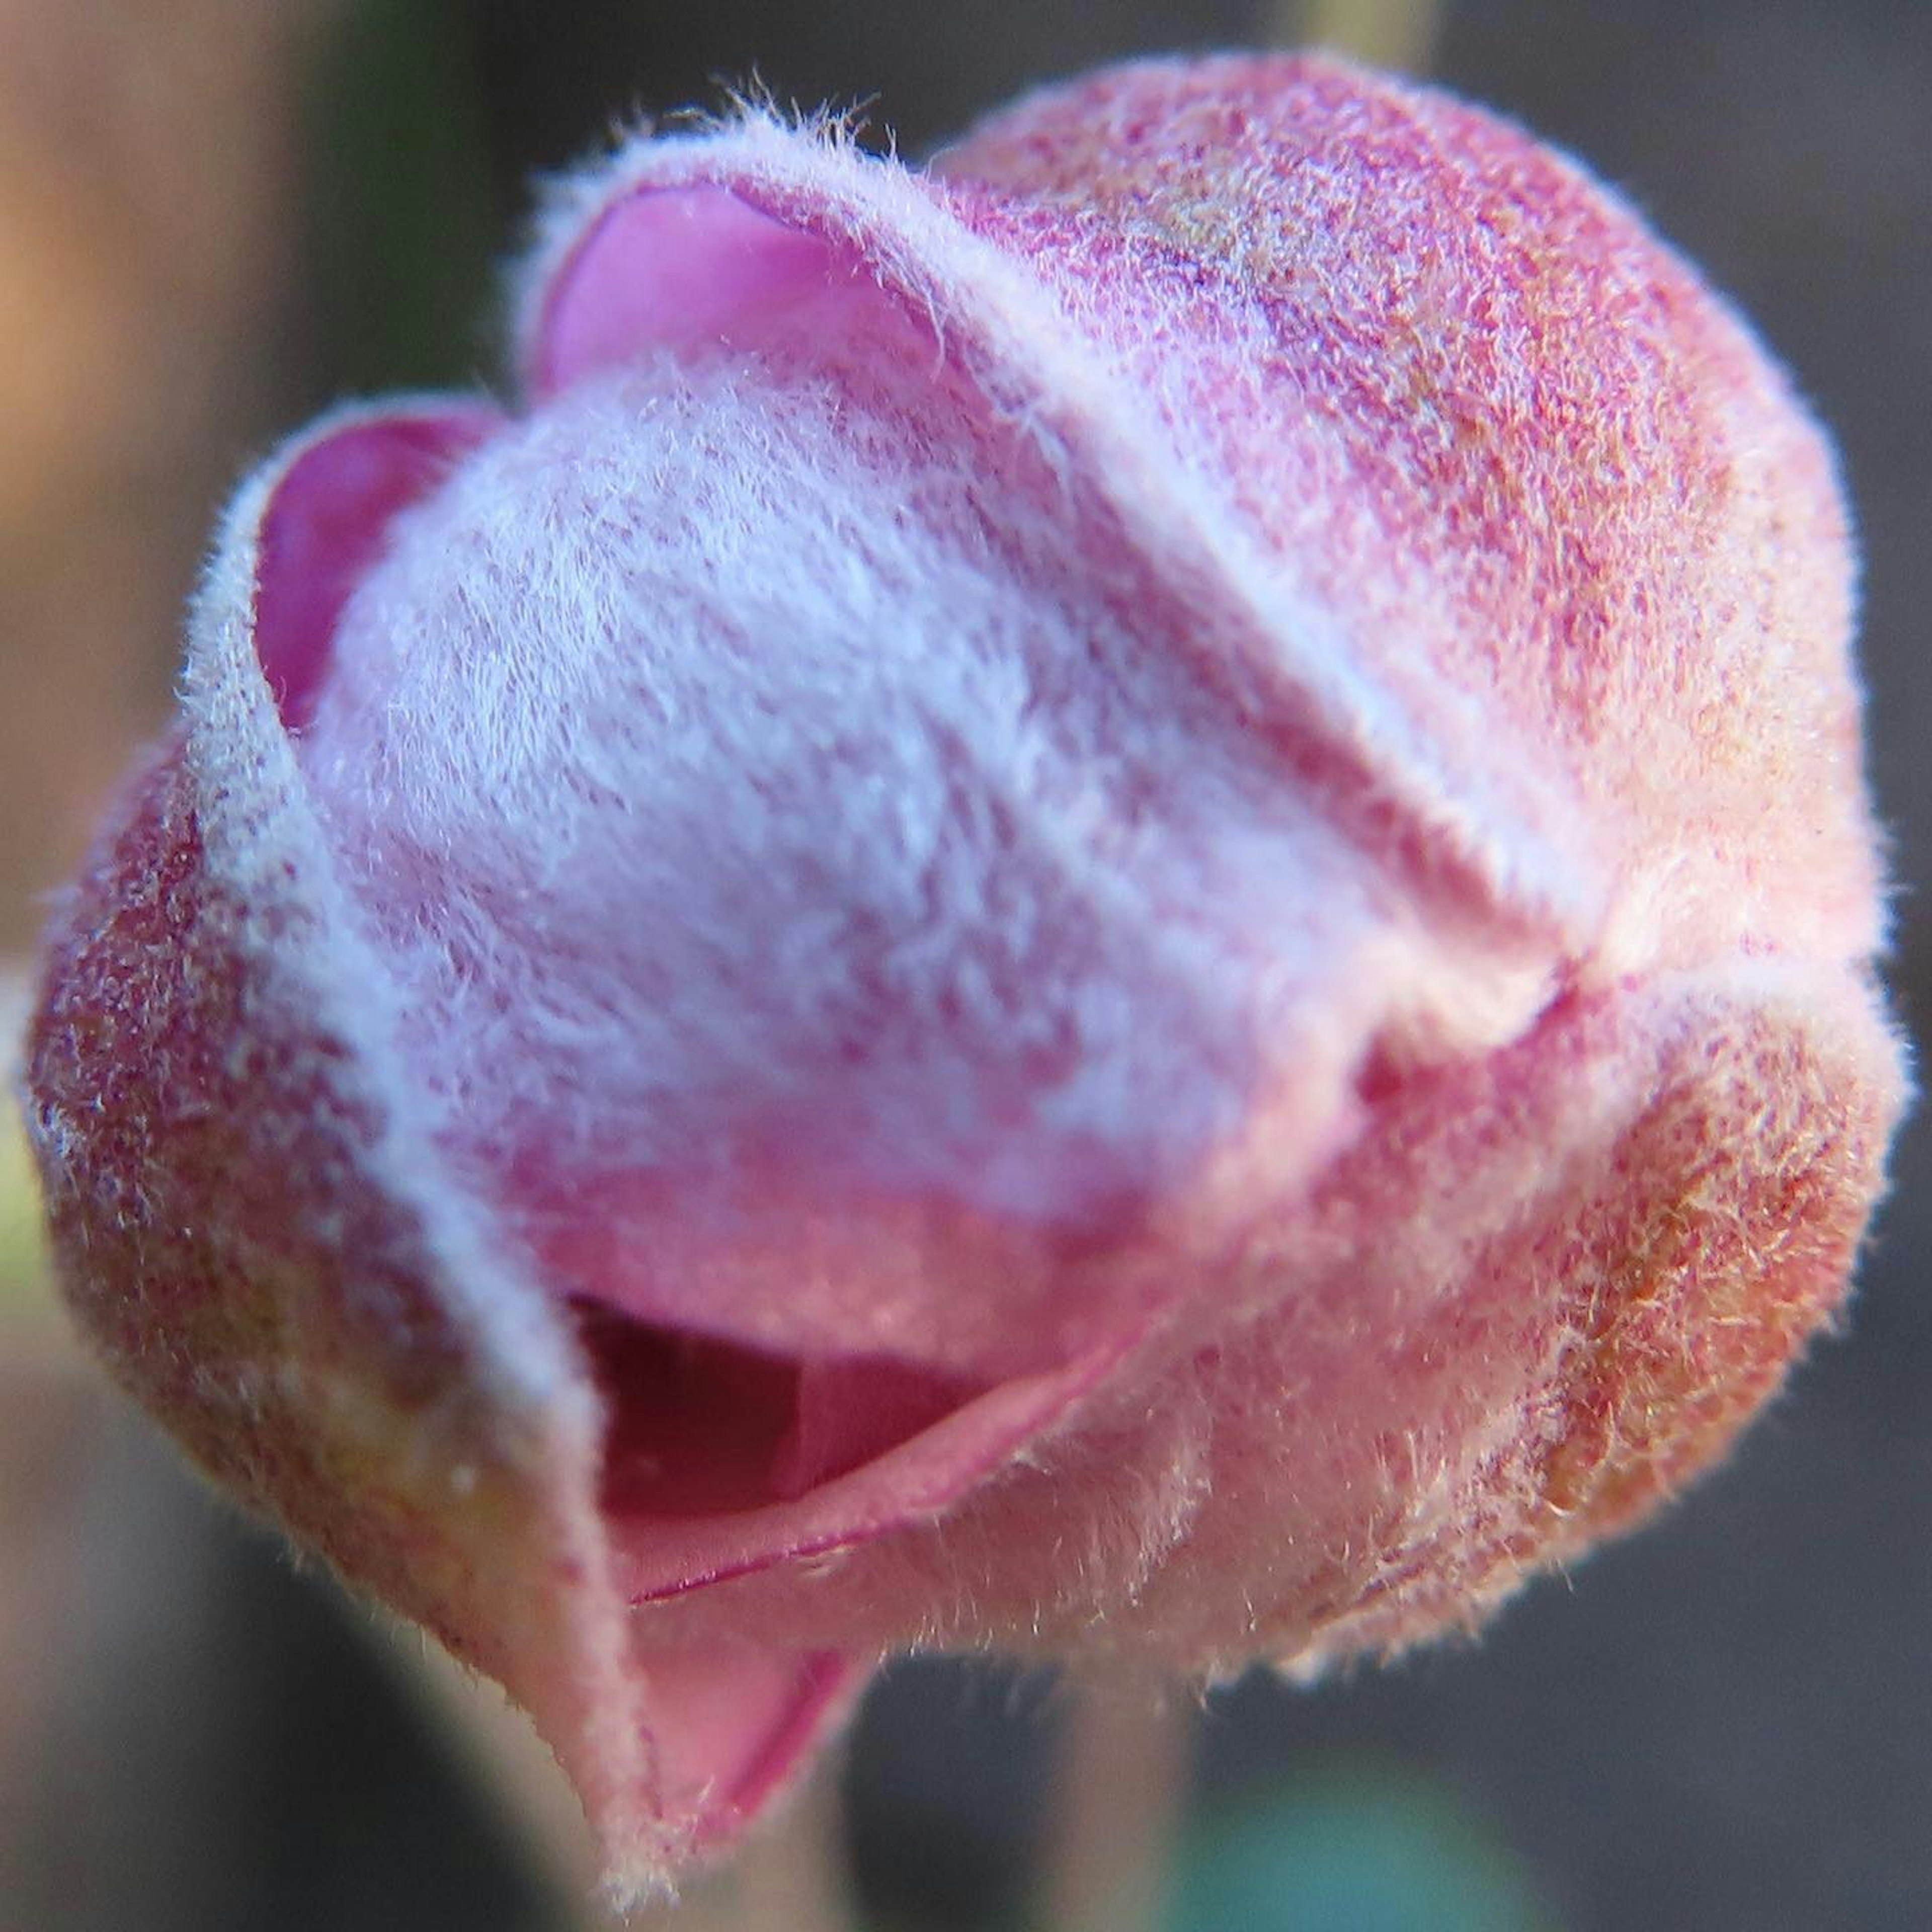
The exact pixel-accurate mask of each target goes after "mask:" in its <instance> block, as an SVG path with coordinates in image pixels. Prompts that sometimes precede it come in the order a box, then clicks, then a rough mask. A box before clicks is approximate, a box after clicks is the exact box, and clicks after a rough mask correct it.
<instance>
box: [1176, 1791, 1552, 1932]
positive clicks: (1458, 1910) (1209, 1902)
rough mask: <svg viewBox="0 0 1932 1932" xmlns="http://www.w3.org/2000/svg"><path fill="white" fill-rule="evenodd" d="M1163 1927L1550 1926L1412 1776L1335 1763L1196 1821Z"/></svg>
mask: <svg viewBox="0 0 1932 1932" xmlns="http://www.w3.org/2000/svg"><path fill="white" fill-rule="evenodd" d="M1163 1924H1164V1925H1165V1927H1166V1932H1555V1927H1556V1921H1555V1920H1554V1919H1553V1918H1551V1917H1550V1915H1549V1914H1548V1913H1547V1912H1546V1911H1545V1910H1544V1909H1543V1907H1542V1906H1541V1904H1540V1903H1538V1900H1537V1899H1536V1897H1535V1894H1534V1892H1533V1891H1532V1888H1531V1886H1530V1885H1529V1881H1528V1879H1527V1878H1526V1876H1525V1874H1524V1873H1523V1870H1522V1869H1521V1867H1520V1865H1519V1864H1518V1863H1517V1861H1516V1859H1515V1858H1514V1857H1513V1856H1512V1855H1511V1853H1510V1852H1509V1851H1508V1849H1507V1848H1506V1847H1505V1846H1502V1845H1501V1844H1499V1843H1497V1842H1496V1841H1495V1839H1494V1838H1493V1836H1492V1835H1490V1833H1488V1832H1487V1831H1486V1830H1485V1829H1484V1827H1483V1826H1482V1825H1481V1823H1480V1822H1479V1821H1478V1820H1475V1819H1474V1818H1472V1817H1470V1816H1469V1814H1467V1813H1466V1812H1465V1811H1463V1810H1462V1809H1461V1808H1460V1807H1459V1806H1458V1805H1456V1804H1455V1803H1454V1802H1453V1801H1452V1800H1451V1799H1450V1798H1448V1796H1446V1795H1445V1794H1444V1793H1442V1792H1441V1791H1439V1790H1437V1789H1436V1788H1435V1787H1433V1786H1430V1785H1427V1784H1422V1783H1420V1782H1418V1781H1417V1780H1416V1779H1415V1778H1414V1776H1413V1775H1407V1776H1397V1775H1391V1774H1390V1773H1388V1772H1381V1771H1379V1770H1376V1769H1373V1768H1371V1769H1364V1770H1361V1771H1355V1770H1352V1769H1344V1770H1343V1771H1342V1772H1340V1774H1339V1775H1335V1774H1331V1775H1330V1776H1329V1777H1328V1778H1324V1779H1322V1781H1319V1782H1310V1783H1307V1784H1298V1785H1294V1786H1290V1787H1285V1788H1283V1789H1282V1790H1277V1791H1272V1792H1270V1793H1268V1794H1267V1795H1266V1796H1265V1797H1263V1798H1259V1799H1256V1800H1254V1801H1253V1802H1250V1803H1249V1804H1247V1805H1244V1806H1242V1807H1241V1808H1238V1809H1236V1810H1234V1811H1230V1812H1228V1813H1226V1814H1223V1815H1221V1816H1220V1817H1214V1818H1211V1819H1210V1820H1208V1822H1207V1823H1205V1824H1204V1825H1203V1826H1201V1827H1200V1828H1199V1829H1197V1830H1196V1832H1194V1833H1193V1834H1192V1835H1190V1838H1189V1840H1188V1841H1187V1844H1186V1846H1185V1847H1184V1850H1183V1852H1182V1855H1181V1858H1180V1860H1179V1861H1178V1865H1177V1868H1176V1870H1175V1877H1174V1879H1173V1883H1172V1892H1171V1894H1170V1896H1169V1904H1168V1909H1167V1911H1166V1914H1165V1916H1164V1919H1163Z"/></svg>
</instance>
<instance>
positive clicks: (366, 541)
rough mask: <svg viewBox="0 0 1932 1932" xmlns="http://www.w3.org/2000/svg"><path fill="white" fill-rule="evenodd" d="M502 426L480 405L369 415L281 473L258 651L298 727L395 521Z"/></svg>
mask: <svg viewBox="0 0 1932 1932" xmlns="http://www.w3.org/2000/svg"><path fill="white" fill-rule="evenodd" d="M497 422H499V417H498V416H497V415H496V412H495V411H494V410H491V409H490V408H488V407H487V406H484V405H481V404H478V405H476V406H474V407H452V408H450V409H447V410H440V411H434V412H428V411H426V412H425V413H421V414H416V415H401V414H393V415H386V416H371V417H368V418H365V419H363V420H362V421H360V422H352V423H350V424H347V425H345V426H344V428H341V429H339V430H337V431H335V432H334V434H329V435H325V436H324V437H323V438H322V439H321V440H320V441H318V442H316V443H311V445H310V446H309V447H308V449H305V450H304V451H303V452H302V454H301V455H299V456H298V457H297V458H296V460H294V461H293V463H290V465H289V466H288V468H287V470H285V471H284V472H283V475H282V477H281V481H279V482H278V484H276V485H275V490H274V492H273V493H272V495H271V496H270V497H269V502H268V506H267V508H266V509H265V510H264V511H263V516H262V523H261V528H260V532H259V534H258V535H257V563H256V574H255V647H256V649H257V652H259V654H260V658H261V661H262V670H263V675H264V676H266V678H267V679H268V680H269V688H270V689H271V690H272V691H274V693H275V704H276V708H277V709H278V710H279V711H280V712H281V718H282V722H283V723H284V724H285V725H286V726H287V727H288V728H289V729H290V730H292V731H296V730H300V729H301V728H302V726H303V725H305V724H307V723H308V720H309V718H310V717H311V715H313V712H314V706H315V697H316V693H317V691H318V690H319V688H320V686H321V683H322V679H323V673H324V671H325V670H326V668H327V666H328V663H329V646H330V643H331V642H332V640H333V638H334V637H335V626H336V622H337V620H338V619H339V618H340V617H341V614H342V607H343V606H344V604H346V603H347V601H348V600H349V596H350V592H352V591H353V590H354V589H355V588H356V584H357V583H358V582H359V580H361V578H362V575H363V574H364V572H365V571H367V570H368V568H369V566H370V565H371V564H372V563H373V562H374V561H375V559H376V557H377V553H379V551H380V549H381V547H382V544H383V538H384V536H385V535H386V532H387V531H388V529H389V524H390V522H391V520H392V519H393V518H394V517H395V515H396V514H397V513H398V511H401V510H404V509H406V508H408V506H409V505H410V504H411V503H413V502H416V500H417V499H418V498H419V497H421V496H423V495H424V494H425V493H426V492H427V491H428V490H429V489H430V488H431V487H432V486H433V485H434V484H435V483H436V482H437V481H438V480H439V479H440V478H441V476H442V475H443V473H444V472H445V470H446V469H447V468H448V466H449V463H451V461H452V460H453V459H454V458H455V457H457V456H458V455H460V454H461V453H462V452H463V451H464V450H466V449H469V448H471V447H472V446H474V445H475V443H478V442H480V441H481V440H482V438H483V437H485V436H487V434H489V433H490V431H491V430H492V429H493V428H495V427H496V424H497Z"/></svg>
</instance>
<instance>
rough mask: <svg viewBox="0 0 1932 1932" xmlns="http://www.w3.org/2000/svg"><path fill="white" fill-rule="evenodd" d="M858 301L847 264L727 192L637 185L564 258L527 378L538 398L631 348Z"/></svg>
mask: <svg viewBox="0 0 1932 1932" xmlns="http://www.w3.org/2000/svg"><path fill="white" fill-rule="evenodd" d="M847 284H851V285H853V290H852V292H853V293H858V294H859V295H860V296H862V297H865V296H870V295H871V294H872V293H874V292H873V291H871V289H870V286H869V284H868V283H865V282H862V281H860V278H859V276H858V272H857V266H856V261H854V262H853V263H850V264H847V265H846V266H844V269H842V271H841V268H840V266H839V264H838V260H837V259H836V256H835V250H834V248H833V246H832V244H831V243H829V242H826V240H824V239H823V238H821V237H820V236H816V235H811V234H808V233H805V232H804V231H802V229H796V228H793V227H790V226H787V224H786V223H784V222H782V221H780V220H777V219H775V217H772V216H771V215H769V214H761V213H760V212H759V211H758V210H757V209H756V208H752V207H751V206H749V205H748V204H747V203H746V202H743V201H741V200H740V199H739V198H738V196H736V195H735V194H733V193H731V191H730V190H729V189H727V188H722V187H688V188H678V189H651V190H640V192H638V193H635V194H633V195H631V196H628V198H627V199H624V200H622V201H620V202H617V203H616V204H615V205H613V206H612V207H611V208H608V209H607V210H606V211H605V212H604V214H603V215H602V216H601V217H600V218H599V219H598V221H597V223H595V226H593V227H592V229H591V231H590V233H589V235H588V236H586V238H585V239H584V240H583V242H582V243H581V244H580V245H579V246H578V248H577V251H576V252H575V253H574V254H573V255H572V256H571V257H570V259H569V260H568V261H567V262H566V263H565V265H564V267H563V269H562V271H561V272H560V273H559V275H558V276H557V278H556V282H555V284H553V286H552V287H551V289H550V296H549V299H548V300H547V302H545V304H544V309H543V312H542V314H541V317H540V318H539V320H538V335H537V340H536V341H535V344H533V345H532V353H531V356H530V383H531V387H532V389H533V391H534V392H535V394H536V395H538V396H539V397H541V396H544V395H549V394H550V393H552V392H554V391H556V390H557V389H562V388H565V387H566V386H568V385H569V384H571V383H576V382H580V381H581V380H583V378H584V377H586V375H589V374H592V373H593V372H594V371H597V370H598V369H603V368H610V367H611V366H612V365H615V364H617V363H619V362H624V361H625V360H626V359H628V358H631V357H632V356H636V355H637V353H639V352H640V350H643V349H646V348H649V347H658V346H662V347H669V348H673V349H688V348H692V347H697V346H699V345H700V344H708V343H712V342H717V341H736V339H737V338H738V336H739V333H740V329H741V325H742V324H745V323H748V324H749V325H750V326H751V328H752V329H754V330H755V331H757V332H763V330H765V329H767V328H769V325H770V324H771V323H772V321H773V320H775V318H776V317H779V316H781V315H790V316H791V317H793V320H794V321H795V320H796V315H797V311H799V310H801V309H802V308H807V307H810V306H813V305H819V304H823V303H825V302H827V300H828V299H829V300H830V301H831V302H832V303H833V304H836V302H837V301H838V298H839V296H841V293H845V285H847Z"/></svg>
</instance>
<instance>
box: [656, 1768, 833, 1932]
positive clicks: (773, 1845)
mask: <svg viewBox="0 0 1932 1932" xmlns="http://www.w3.org/2000/svg"><path fill="white" fill-rule="evenodd" d="M839 1784H840V1781H839V1778H838V1767H837V1766H836V1765H835V1763H827V1764H821V1765H820V1766H819V1767H818V1769H817V1771H816V1772H814V1774H813V1775H812V1778H811V1782H810V1783H809V1784H808V1785H807V1786H806V1787H805V1790H803V1791H802V1792H801V1793H799V1794H798V1796H797V1797H796V1799H794V1800H793V1802H792V1803H791V1805H790V1806H789V1807H788V1808H787V1810H786V1811H785V1812H784V1814H783V1816H782V1817H779V1818H778V1819H776V1820H773V1821H772V1823H770V1824H769V1825H768V1826H766V1827H764V1828H763V1829H762V1830H760V1831H759V1832H757V1833H756V1834H754V1836H753V1837H752V1838H751V1840H750V1841H749V1842H748V1843H747V1844H746V1845H745V1848H744V1849H743V1850H742V1851H741V1852H739V1853H738V1854H737V1855H736V1857H735V1858H733V1861H732V1862H731V1863H730V1864H727V1866H726V1867H724V1870H721V1871H720V1872H718V1873H714V1874H713V1875H712V1876H710V1877H709V1878H705V1879H698V1880H697V1881H696V1882H694V1883H692V1884H691V1885H689V1886H688V1887H687V1888H686V1889H685V1892H684V1894H683V1895H682V1897H680V1898H679V1900H678V1902H677V1903H676V1904H675V1905H662V1906H654V1907H652V1908H651V1909H649V1910H647V1911H645V1912H641V1913H640V1914H638V1915H637V1917H635V1918H633V1919H631V1921H629V1922H628V1925H627V1927H626V1928H625V1932H856V1927H857V1926H858V1923H859V1920H858V1914H857V1911H856V1907H855V1906H854V1905H853V1900H852V1896H851V1888H850V1883H849V1882H848V1879H847V1870H846V1861H845V1832H844V1807H843V1805H842V1803H841V1799H840V1792H839Z"/></svg>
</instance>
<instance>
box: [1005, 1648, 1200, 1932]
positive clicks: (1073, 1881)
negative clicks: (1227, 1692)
mask: <svg viewBox="0 0 1932 1932" xmlns="http://www.w3.org/2000/svg"><path fill="white" fill-rule="evenodd" d="M1192 1718H1193V1703H1192V1702H1191V1701H1190V1699H1189V1698H1188V1697H1187V1694H1185V1693H1184V1692H1182V1691H1178V1690H1174V1689H1165V1690H1163V1689H1160V1688H1156V1687H1155V1686H1154V1685H1149V1684H1145V1683H1140V1682H1127V1683H1115V1682H1100V1683H1096V1682H1082V1681H1080V1680H1079V1679H1076V1680H1074V1681H1073V1682H1070V1685H1068V1688H1067V1712H1066V1728H1065V1730H1064V1733H1063V1735H1062V1737H1061V1745H1060V1750H1059V1753H1058V1761H1057V1763H1056V1764H1055V1774H1054V1797H1053V1814H1052V1823H1051V1826H1050V1827H1049V1841H1048V1845H1047V1851H1046V1870H1045V1871H1044V1873H1043V1875H1042V1876H1043V1883H1042V1886H1041V1897H1040V1911H1039V1912H1037V1914H1036V1916H1035V1921H1034V1922H1035V1923H1036V1924H1037V1926H1038V1927H1040V1932H1156V1928H1157V1927H1158V1926H1159V1924H1160V1919H1161V1912H1162V1904H1163V1900H1164V1898H1165V1897H1166V1888H1167V1882H1168V1873H1169V1867H1170V1864H1171V1863H1172V1857H1173V1853H1174V1849H1175V1845H1176V1843H1177V1842H1178V1839H1179V1837H1180V1834H1181V1823H1182V1819H1183V1817H1184V1813H1185V1811H1186V1808H1187V1787H1188V1771H1189V1767H1190V1763H1191V1760H1192V1753H1191V1751H1190V1738H1191V1736H1192V1734H1193V1724H1192Z"/></svg>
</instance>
